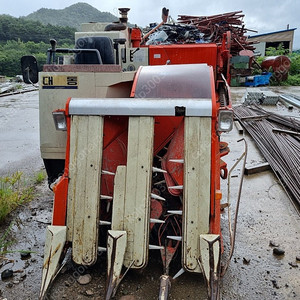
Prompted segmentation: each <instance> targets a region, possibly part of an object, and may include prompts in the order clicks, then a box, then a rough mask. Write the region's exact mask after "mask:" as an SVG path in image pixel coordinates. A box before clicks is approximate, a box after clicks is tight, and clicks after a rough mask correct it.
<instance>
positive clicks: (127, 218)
mask: <svg viewBox="0 0 300 300" xmlns="http://www.w3.org/2000/svg"><path fill="white" fill-rule="evenodd" d="M153 135H154V118H153V117H130V118H129V125H128V150H127V168H126V192H125V212H124V230H125V231H126V232H127V248H126V253H125V260H124V265H125V266H126V267H129V266H130V264H131V262H132V261H134V264H133V266H132V268H142V267H144V266H145V265H146V263H147V259H148V245H149V221H150V194H151V180H152V163H153V162H152V160H153Z"/></svg>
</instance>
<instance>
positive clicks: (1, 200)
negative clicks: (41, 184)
mask: <svg viewBox="0 0 300 300" xmlns="http://www.w3.org/2000/svg"><path fill="white" fill-rule="evenodd" d="M22 175H23V174H22V172H16V173H14V174H13V175H11V176H6V177H0V223H1V222H3V220H4V219H5V217H6V216H7V215H8V214H9V213H10V212H12V211H13V210H14V209H15V208H16V207H18V206H19V205H21V204H23V203H26V202H29V201H31V200H32V199H33V192H34V188H33V187H28V186H26V185H25V183H24V181H23V180H22Z"/></svg>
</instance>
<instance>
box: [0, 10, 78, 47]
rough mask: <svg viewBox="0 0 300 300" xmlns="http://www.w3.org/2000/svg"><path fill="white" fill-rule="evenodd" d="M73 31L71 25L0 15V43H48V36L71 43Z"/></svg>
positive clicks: (61, 41)
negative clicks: (65, 25) (57, 24)
mask: <svg viewBox="0 0 300 300" xmlns="http://www.w3.org/2000/svg"><path fill="white" fill-rule="evenodd" d="M75 31H76V29H75V28H71V27H62V26H54V25H44V24H41V22H39V21H32V20H25V19H24V18H14V17H12V16H9V15H0V44H3V43H5V42H6V41H11V40H14V41H18V40H20V41H22V42H28V41H32V42H35V43H39V42H44V43H47V44H48V43H49V39H50V38H55V39H56V40H57V41H58V42H59V43H60V44H63V43H67V44H73V43H74V32H75Z"/></svg>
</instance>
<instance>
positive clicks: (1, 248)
mask: <svg viewBox="0 0 300 300" xmlns="http://www.w3.org/2000/svg"><path fill="white" fill-rule="evenodd" d="M12 226H13V222H11V223H10V225H9V226H8V228H7V229H6V230H5V232H4V233H3V234H2V236H1V237H0V256H2V255H4V254H6V253H7V248H8V247H9V246H10V245H11V244H12V243H13V241H11V240H9V239H8V237H9V236H10V232H11V228H12Z"/></svg>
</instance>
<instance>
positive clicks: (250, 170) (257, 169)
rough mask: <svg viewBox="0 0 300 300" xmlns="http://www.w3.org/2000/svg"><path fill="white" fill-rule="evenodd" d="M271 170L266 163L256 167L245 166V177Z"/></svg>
mask: <svg viewBox="0 0 300 300" xmlns="http://www.w3.org/2000/svg"><path fill="white" fill-rule="evenodd" d="M268 170H271V167H270V164H269V163H268V162H265V163H262V164H259V165H256V166H249V167H248V166H246V167H245V175H251V174H256V173H260V172H264V171H268Z"/></svg>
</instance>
